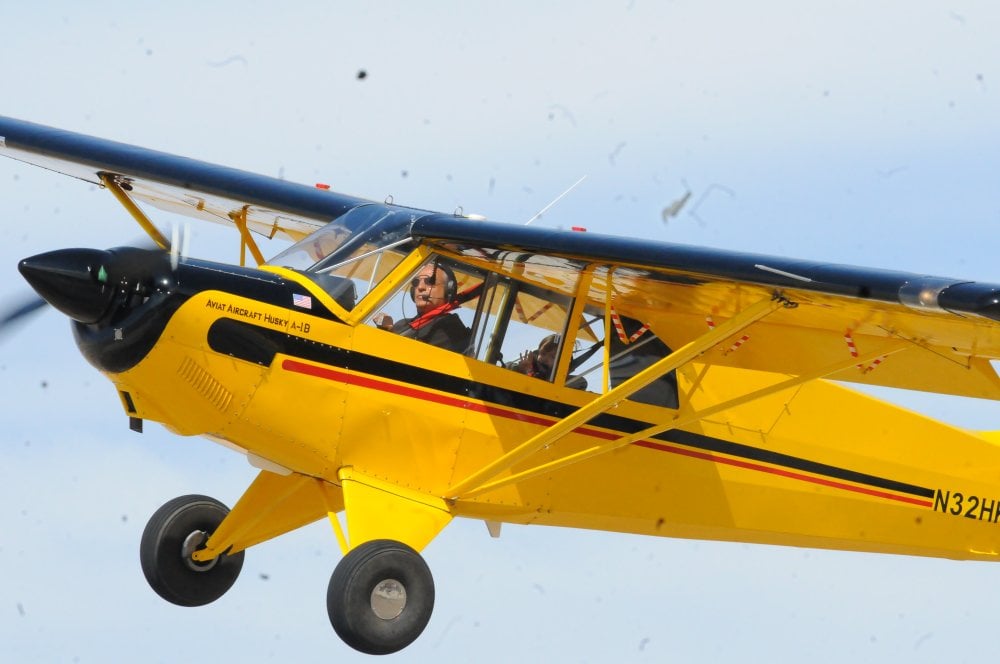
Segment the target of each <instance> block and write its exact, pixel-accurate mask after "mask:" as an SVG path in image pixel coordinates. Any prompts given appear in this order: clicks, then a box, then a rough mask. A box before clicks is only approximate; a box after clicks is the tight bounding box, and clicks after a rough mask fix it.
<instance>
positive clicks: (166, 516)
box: [139, 495, 244, 606]
mask: <svg viewBox="0 0 1000 664" xmlns="http://www.w3.org/2000/svg"><path fill="white" fill-rule="evenodd" d="M227 514H229V508H228V507H226V506H225V505H223V504H222V503H220V502H219V501H217V500H215V499H214V498H209V497H208V496H198V495H191V496H181V497H179V498H174V499H173V500H171V501H169V502H167V503H166V504H165V505H163V507H161V508H160V509H158V510H156V512H155V513H154V514H153V516H151V517H150V519H149V522H148V523H147V524H146V529H145V530H144V531H143V532H142V541H141V542H140V544H139V562H140V563H141V564H142V573H143V574H144V575H145V577H146V581H148V582H149V585H150V587H152V589H153V590H154V591H156V594H157V595H159V596H160V597H162V598H163V599H165V600H167V601H168V602H170V603H172V604H177V605H178V606H203V605H205V604H209V603H211V602H214V601H215V600H217V599H219V598H220V597H222V596H223V595H224V594H226V591H227V590H229V589H230V588H232V586H233V584H234V583H235V582H236V578H237V577H238V576H239V575H240V570H241V569H243V554H244V552H243V551H240V552H239V553H236V554H233V555H231V556H230V555H226V554H222V555H220V556H219V557H218V558H216V559H215V560H214V561H212V562H209V563H198V562H196V561H194V560H193V559H191V558H190V556H189V557H188V558H187V559H185V558H184V556H183V554H182V551H183V545H184V540H185V539H186V538H187V537H188V536H189V535H191V534H192V533H194V532H196V531H202V532H204V533H205V534H206V539H207V535H211V534H212V532H213V531H214V530H215V529H216V528H217V527H218V526H219V524H220V523H222V520H223V519H225V518H226V515H227Z"/></svg>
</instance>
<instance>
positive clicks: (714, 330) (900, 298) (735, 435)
mask: <svg viewBox="0 0 1000 664" xmlns="http://www.w3.org/2000/svg"><path fill="white" fill-rule="evenodd" d="M0 153H2V154H3V155H5V156H8V157H12V158H14V159H18V160H22V161H25V162H29V163H32V164H36V165H38V166H41V167H44V168H47V169H50V170H53V171H57V172H60V173H64V174H66V175H70V176H72V177H75V178H79V179H81V180H84V181H86V182H90V183H94V184H97V185H99V186H100V187H102V188H103V189H106V190H108V191H110V192H111V193H112V194H113V195H114V196H116V197H117V199H118V200H119V201H120V202H121V203H122V204H123V206H124V207H125V208H126V210H127V211H128V212H129V213H130V214H131V215H132V216H133V217H134V218H135V219H136V220H137V221H138V222H139V223H140V224H141V225H142V227H143V228H144V229H146V230H147V232H148V233H149V234H150V235H151V236H152V237H153V239H154V241H155V242H156V243H157V244H158V245H159V248H157V249H139V248H134V247H121V248H115V249H109V250H106V251H105V250H96V249H64V250H58V251H52V252H49V253H44V254H41V255H38V256H33V257H31V258H27V259H25V260H23V261H22V262H21V263H20V266H19V267H20V270H21V273H22V274H23V275H24V277H25V278H26V279H27V280H28V281H29V283H30V284H31V285H32V286H33V287H34V288H35V290H36V291H37V292H38V293H39V294H40V295H41V296H42V297H43V298H44V299H45V300H47V301H48V302H49V303H50V304H52V305H53V306H55V307H56V308H57V309H59V310H60V311H62V312H63V313H65V314H66V315H68V316H69V317H70V318H71V319H72V320H73V332H74V336H75V338H76V342H77V344H78V346H79V347H80V349H81V351H82V352H83V354H84V355H85V356H86V358H87V359H88V360H89V361H90V362H91V364H93V365H94V366H95V367H96V368H97V369H98V370H99V371H101V372H102V373H103V374H104V375H105V376H107V378H108V379H109V380H110V381H111V382H112V383H113V384H114V386H115V389H116V390H117V393H118V396H119V398H120V400H121V405H122V408H123V410H124V411H125V414H126V415H127V417H128V420H129V423H130V426H131V427H132V428H133V429H134V430H137V431H141V430H142V426H143V423H144V421H146V420H151V421H154V422H160V423H162V424H163V425H164V426H166V427H167V428H168V429H170V430H172V431H174V432H176V433H178V434H180V435H184V436H190V435H201V436H206V437H208V438H210V439H212V440H214V441H217V442H218V443H220V444H222V445H225V446H227V447H230V448H232V449H233V450H235V451H236V452H238V453H241V454H244V455H245V456H246V457H247V459H248V461H249V462H250V463H251V464H252V465H253V466H255V467H257V468H259V469H260V473H259V475H258V476H257V478H256V479H255V480H254V482H253V483H252V484H251V485H250V486H249V488H247V490H246V492H245V493H244V494H243V496H242V497H241V498H240V499H239V500H238V501H237V502H236V504H235V506H234V507H233V508H232V510H229V509H228V508H227V507H226V506H224V505H223V504H221V503H219V502H218V501H216V500H214V499H212V498H208V497H205V496H198V495H192V496H183V497H180V498H176V499H174V500H172V501H170V502H167V503H166V504H165V505H164V506H163V507H162V508H160V509H159V510H158V511H157V512H156V513H155V514H154V515H153V516H152V518H151V519H150V521H149V523H148V525H147V526H146V529H145V531H144V533H143V536H142V541H141V544H140V559H141V563H142V569H143V572H144V574H145V576H146V579H147V580H148V581H149V583H150V585H151V586H152V588H153V589H154V590H155V591H156V592H157V593H158V594H159V595H160V596H162V597H163V598H164V599H166V600H167V601H170V602H173V603H174V604H179V605H183V606H197V605H203V604H207V603H209V602H212V601H214V600H215V599H217V598H218V597H220V596H221V595H222V594H224V593H225V592H226V591H227V590H228V589H229V588H230V587H231V586H232V584H233V583H234V582H235V581H236V578H237V576H238V575H239V572H240V568H241V566H242V563H243V557H244V551H245V550H246V549H247V548H249V547H251V546H253V545H255V544H259V543H261V542H264V541H267V540H269V539H271V538H273V537H277V536H279V535H281V534H283V533H286V532H289V531H291V530H293V529H295V528H298V527H300V526H303V525H305V524H308V523H311V522H314V521H317V520H320V519H323V518H328V519H329V521H330V524H331V525H332V529H333V532H334V533H335V535H336V538H337V540H338V542H339V544H340V548H341V549H342V551H343V554H344V556H343V559H342V560H341V561H340V563H339V564H338V565H337V566H336V569H335V570H334V572H333V575H332V577H331V579H330V584H329V588H328V593H327V608H328V612H329V616H330V621H331V623H332V625H333V627H334V629H335V630H336V632H337V633H338V635H340V637H341V638H342V639H343V640H344V641H345V642H346V643H347V644H349V645H350V646H352V647H353V648H355V649H357V650H360V651H362V652H366V653H373V654H380V653H390V652H395V651H397V650H400V649H402V648H404V647H405V646H406V645H408V644H409V643H411V642H412V641H413V640H414V639H416V638H417V637H418V636H419V635H420V633H421V631H422V630H423V629H424V627H425V625H426V624H427V621H428V620H429V617H430V614H431V610H432V608H433V604H434V584H433V580H432V577H431V573H430V571H429V570H428V567H427V565H426V563H425V562H424V561H423V559H422V557H421V556H420V553H419V552H420V551H421V550H422V549H423V547H425V546H426V545H427V544H428V542H430V541H431V540H432V539H433V538H434V537H435V536H436V535H437V534H438V533H439V532H440V531H441V530H442V529H443V528H444V527H445V526H446V525H447V524H448V523H449V522H450V521H451V520H452V519H453V518H454V517H466V518H474V519H481V520H483V521H485V522H486V524H487V526H488V527H489V530H490V532H491V534H493V535H498V534H499V531H500V526H501V524H502V523H517V524H538V525H558V526H570V527H576V528H590V529H599V530H609V531H618V532H628V533H641V534H645V535H662V536H666V537H683V538H698V539H712V540H728V541H741V542H759V543H768V544H783V545H792V546H807V547H820V548H830V549H846V550H853V551H870V552H885V553H896V554H908V555H920V556H936V557H943V558H956V559H977V560H996V559H997V558H998V555H1000V432H974V431H968V430H963V429H959V428H956V427H953V426H949V425H946V424H943V423H941V422H937V421H934V420H932V419H929V418H926V417H923V416H921V415H919V414H916V413H913V412H909V411H906V410H903V409H900V408H898V407H895V406H892V405H889V404H887V403H884V402H882V401H879V400H877V399H874V398H872V397H869V396H865V395H862V394H860V393H858V392H857V391H854V390H851V389H849V388H847V387H845V386H843V385H842V383H860V384H866V385H883V386H893V387H899V388H906V389H911V390H923V391H929V392H938V393H945V394H953V395H960V396H964V397H974V398H981V399H993V400H997V399H1000V376H998V374H997V370H996V368H997V365H998V358H1000V285H996V284H985V283H976V282H972V281H967V280H960V279H945V278H939V277H931V276H924V275H921V274H910V273H901V272H894V271H886V270H876V269H866V268H859V267H848V266H842V265H831V264H823V263H816V262H812V261H803V260H792V259H787V258H780V257H775V256H764V255H752V254H744V253H737V252H727V251H721V250H716V249H707V248H699V247H691V246H682V245H676V244H667V243H656V242H650V241H647V240H641V241H639V240H634V239H630V238H622V237H613V236H606V235H597V234H593V233H587V232H584V231H582V230H572V231H557V230H551V229H544V228H538V227H530V226H516V225H511V224H502V223H495V222H490V221H485V220H482V219H478V218H468V217H464V216H462V215H457V214H455V215H452V214H440V213H434V212H427V211H423V210H416V209H412V208H407V207H404V206H398V205H393V204H390V203H376V202H371V201H367V200H362V199H359V198H353V197H349V196H344V195H340V194H336V193H333V192H331V191H329V190H328V189H325V188H320V187H309V186H305V185H300V184H294V183H290V182H285V181H281V180H277V179H273V178H269V177H264V176H260V175H254V174H251V173H246V172H242V171H237V170H234V169H230V168H225V167H221V166H216V165H211V164H207V163H203V162H199V161H194V160H190V159H185V158H182V157H177V156H173V155H169V154H165V153H161V152H156V151H152V150H147V149H143V148H139V147H134V146H129V145H124V144H121V143H116V142H112V141H108V140H103V139H99V138H93V137H89V136H84V135H80V134H75V133H70V132H66V131H61V130H58V129H54V128H50V127H44V126H40V125H36V124H32V123H28V122H24V121H20V120H15V119H10V118H0ZM139 202H142V203H146V204H149V205H151V206H153V207H156V208H160V209H163V210H168V211H171V212H180V213H183V214H187V215H189V216H192V217H195V218H199V219H204V220H207V221H211V222H215V223H219V224H223V225H226V226H230V227H232V228H233V229H234V230H235V231H236V235H235V237H237V238H238V239H239V240H238V241H239V243H240V248H241V265H227V264H221V263H214V262H208V261H203V260H197V259H194V258H190V257H187V256H185V255H184V252H182V251H180V250H179V249H178V248H177V244H178V242H177V241H176V240H175V241H173V242H171V241H169V240H168V239H167V238H166V237H164V236H163V235H162V234H161V232H160V231H159V230H158V229H157V228H156V226H155V225H154V224H153V223H152V221H151V220H150V219H149V217H147V216H146V213H145V212H144V211H143V210H142V209H140V208H139V207H138V203H139ZM261 238H267V239H273V238H278V239H283V240H287V241H289V242H290V246H287V248H284V250H282V251H280V252H278V253H276V255H274V257H272V258H270V259H269V260H265V259H264V255H263V252H262V251H261V249H260V248H259V245H258V240H259V239H261ZM283 246H284V245H283ZM248 254H249V256H248ZM251 257H252V259H253V262H254V263H255V265H253V266H246V265H243V263H246V262H248V260H249V259H250V258H251Z"/></svg>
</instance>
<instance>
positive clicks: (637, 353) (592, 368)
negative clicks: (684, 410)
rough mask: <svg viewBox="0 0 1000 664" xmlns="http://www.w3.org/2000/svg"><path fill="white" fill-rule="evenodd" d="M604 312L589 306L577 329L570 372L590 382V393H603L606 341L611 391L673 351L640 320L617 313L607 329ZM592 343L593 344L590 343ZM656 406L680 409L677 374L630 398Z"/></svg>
mask: <svg viewBox="0 0 1000 664" xmlns="http://www.w3.org/2000/svg"><path fill="white" fill-rule="evenodd" d="M604 320H605V319H604V310H603V309H601V308H598V307H587V308H586V309H585V311H584V315H583V319H582V320H581V321H580V326H579V329H578V330H577V337H576V339H577V341H576V344H575V346H574V349H573V359H572V360H571V362H570V373H574V374H576V375H579V376H582V377H583V378H586V379H587V388H586V389H588V390H589V391H591V392H596V393H601V392H603V381H604V379H603V376H604V339H605V337H608V339H609V343H610V349H609V350H610V357H611V361H610V364H609V365H608V382H609V388H610V389H614V388H615V387H618V386H619V385H621V384H622V383H624V382H625V381H626V380H628V379H629V378H631V377H632V376H634V375H636V374H637V373H639V372H640V371H642V370H643V369H646V368H647V367H649V366H651V365H652V364H653V363H654V362H656V361H657V360H660V359H662V358H664V357H666V356H667V355H669V354H670V348H669V347H668V346H667V345H666V344H665V343H663V341H661V340H660V339H659V337H657V336H656V335H655V334H654V333H653V331H652V330H651V329H649V327H648V326H647V325H645V324H644V323H642V322H641V321H639V320H637V319H635V318H630V317H628V316H620V315H618V314H615V316H613V317H612V324H611V329H610V330H605V325H604ZM591 340H593V341H591ZM629 400H631V401H639V402H641V403H647V404H651V405H654V406H663V407H666V408H677V405H678V399H677V375H676V372H673V371H672V372H670V373H668V374H666V375H665V376H662V377H661V378H658V379H657V380H655V381H653V382H652V383H650V384H649V385H647V386H646V387H644V388H642V389H641V390H639V391H638V392H635V393H633V394H632V396H630V397H629Z"/></svg>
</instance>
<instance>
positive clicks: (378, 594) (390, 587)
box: [371, 579, 406, 620]
mask: <svg viewBox="0 0 1000 664" xmlns="http://www.w3.org/2000/svg"><path fill="white" fill-rule="evenodd" d="M371 606H372V611H373V612H374V613H375V615H376V616H378V617H379V618H381V619H382V620H392V619H393V618H398V617H399V614H401V613H402V612H403V609H405V608H406V587H405V586H404V585H403V584H402V583H400V582H399V581H397V580H396V579H383V580H381V581H379V582H378V583H376V584H375V587H374V588H373V589H372V595H371Z"/></svg>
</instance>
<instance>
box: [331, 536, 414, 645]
mask: <svg viewBox="0 0 1000 664" xmlns="http://www.w3.org/2000/svg"><path fill="white" fill-rule="evenodd" d="M326 607H327V611H329V613H330V623H331V624H333V629H334V630H336V632H337V635H338V636H340V638H341V639H343V640H344V642H345V643H346V644H347V645H349V646H351V647H352V648H354V649H355V650H359V651H361V652H363V653H367V654H369V655H386V654H389V653H393V652H396V651H397V650H401V649H403V648H405V647H406V646H408V645H409V644H410V643H412V642H413V641H414V640H415V639H416V638H417V637H418V636H420V633H421V632H423V631H424V627H426V626H427V621H428V620H430V618H431V611H432V610H433V609H434V579H433V578H432V577H431V571H430V569H429V568H428V567H427V563H425V562H424V559H423V558H422V557H421V556H420V554H419V553H417V552H416V551H414V550H413V549H411V548H410V547H409V546H407V545H406V544H403V543H402V542H396V541H393V540H373V541H371V542H365V543H364V544H361V545H360V546H358V547H357V548H355V549H353V550H351V551H350V552H349V553H348V554H347V555H346V556H344V559H343V560H341V561H340V564H338V565H337V568H336V569H335V570H334V571H333V576H332V577H330V586H329V589H328V590H327V594H326Z"/></svg>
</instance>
